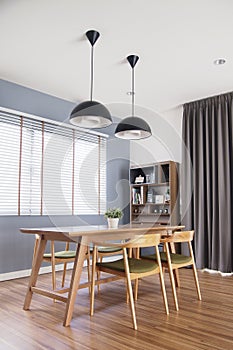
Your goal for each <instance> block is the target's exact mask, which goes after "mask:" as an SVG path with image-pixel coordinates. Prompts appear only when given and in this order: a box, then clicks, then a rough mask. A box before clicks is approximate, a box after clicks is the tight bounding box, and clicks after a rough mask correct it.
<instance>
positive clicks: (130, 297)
mask: <svg viewBox="0 0 233 350" xmlns="http://www.w3.org/2000/svg"><path fill="white" fill-rule="evenodd" d="M123 256H124V265H125V274H126V281H127V291H128V294H129V301H130V310H131V316H132V321H133V328H134V329H135V330H137V320H136V313H135V307H134V298H133V290H132V283H131V279H130V271H129V264H128V257H127V251H126V248H123Z"/></svg>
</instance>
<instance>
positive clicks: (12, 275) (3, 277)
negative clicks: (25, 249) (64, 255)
mask: <svg viewBox="0 0 233 350" xmlns="http://www.w3.org/2000/svg"><path fill="white" fill-rule="evenodd" d="M85 263H86V261H85ZM85 263H84V266H85ZM72 268H73V263H68V264H67V270H70V269H72ZM61 270H63V264H59V265H56V271H61ZM50 272H52V268H51V266H43V267H41V268H40V272H39V274H40V275H43V274H45V273H50ZM30 275H31V269H28V270H20V271H13V272H7V273H2V274H0V282H2V281H9V280H13V279H16V278H22V277H28V276H30Z"/></svg>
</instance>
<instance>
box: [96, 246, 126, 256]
mask: <svg viewBox="0 0 233 350" xmlns="http://www.w3.org/2000/svg"><path fill="white" fill-rule="evenodd" d="M121 250H122V248H121V247H120V248H118V247H98V252H100V253H106V254H107V253H115V252H116V253H117V252H120V251H121Z"/></svg>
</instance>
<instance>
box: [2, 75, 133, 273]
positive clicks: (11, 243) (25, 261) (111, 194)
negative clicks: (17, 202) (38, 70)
mask: <svg viewBox="0 0 233 350" xmlns="http://www.w3.org/2000/svg"><path fill="white" fill-rule="evenodd" d="M0 106H1V107H6V108H10V109H14V110H17V111H22V112H26V113H30V114H35V115H38V116H41V117H45V118H49V119H53V120H58V121H61V122H65V121H66V122H67V118H68V116H69V114H70V112H71V110H72V109H73V107H74V104H73V103H71V102H69V101H65V100H62V99H59V98H56V97H54V96H50V95H47V94H43V93H41V92H39V91H35V90H32V89H28V88H25V87H23V86H20V85H17V84H14V83H11V82H7V81H4V80H0ZM114 122H117V118H114ZM114 130H115V125H114V124H113V125H112V126H110V127H108V128H104V129H102V130H99V131H100V132H103V133H108V134H109V135H110V137H109V139H108V142H107V202H108V206H109V207H110V206H117V207H118V206H119V207H121V208H124V217H123V219H122V223H128V222H129V185H128V174H129V157H130V143H129V142H128V141H124V140H119V139H116V138H115V137H114V136H113V134H114ZM86 223H88V224H104V223H106V221H105V219H104V218H103V216H98V215H94V216H91V215H87V216H79V217H78V216H53V217H48V216H20V217H17V216H6V217H2V216H0V240H1V244H0V274H1V273H7V272H12V271H19V270H25V269H29V268H30V267H31V259H32V253H33V244H34V237H33V235H28V236H27V235H26V234H22V233H20V231H19V229H20V228H21V227H43V226H53V225H58V226H68V225H69V226H70V225H84V224H86Z"/></svg>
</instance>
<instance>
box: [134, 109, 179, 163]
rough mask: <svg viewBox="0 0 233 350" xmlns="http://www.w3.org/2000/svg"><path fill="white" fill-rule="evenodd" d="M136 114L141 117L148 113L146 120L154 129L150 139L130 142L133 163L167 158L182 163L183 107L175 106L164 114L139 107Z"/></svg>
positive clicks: (158, 160) (152, 161) (151, 161)
mask: <svg viewBox="0 0 233 350" xmlns="http://www.w3.org/2000/svg"><path fill="white" fill-rule="evenodd" d="M140 112H141V113H140ZM139 113H140V114H139ZM136 115H138V116H140V117H141V116H145V115H146V120H147V121H148V123H149V125H150V127H151V129H152V136H151V137H149V138H148V139H144V140H138V141H131V142H130V159H131V164H132V165H134V164H135V165H137V164H139V165H141V164H147V163H156V162H161V161H167V160H174V161H176V162H179V163H180V162H181V145H182V134H181V132H182V130H181V128H182V107H177V108H174V109H172V110H169V111H167V112H163V113H162V114H158V113H155V112H152V111H149V110H145V109H141V111H139V109H137V114H136Z"/></svg>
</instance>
